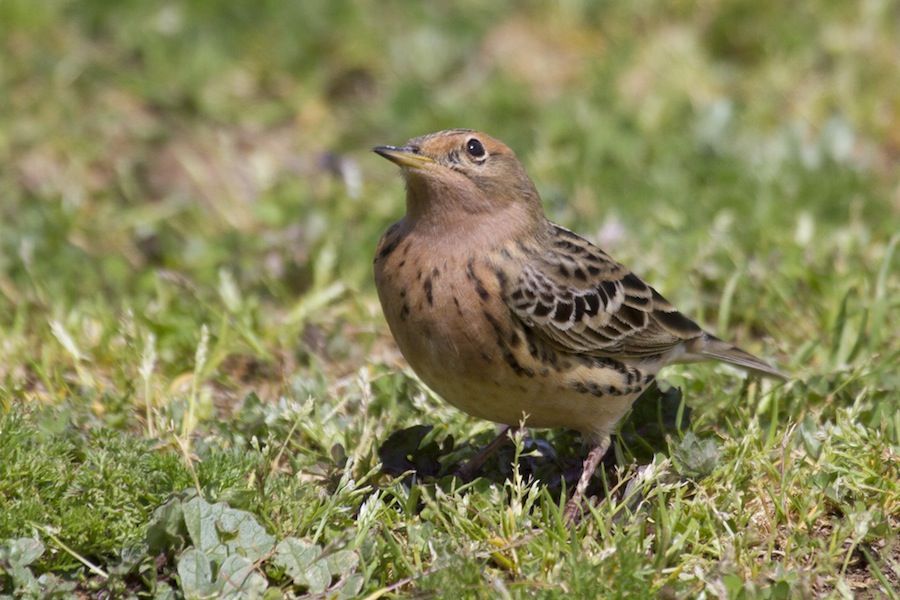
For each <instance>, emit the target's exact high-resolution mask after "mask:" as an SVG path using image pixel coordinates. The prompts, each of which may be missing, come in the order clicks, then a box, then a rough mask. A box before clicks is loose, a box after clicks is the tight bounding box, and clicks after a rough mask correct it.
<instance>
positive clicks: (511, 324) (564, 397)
mask: <svg viewBox="0 0 900 600" xmlns="http://www.w3.org/2000/svg"><path fill="white" fill-rule="evenodd" d="M374 151H375V152H377V153H378V154H380V155H381V156H383V157H385V158H387V159H388V160H390V161H392V162H394V163H396V164H397V165H399V166H400V167H401V168H402V171H403V175H404V178H405V179H406V215H405V216H404V217H403V218H402V219H401V220H400V221H398V222H397V223H395V224H394V225H392V226H391V227H390V228H389V229H388V230H387V232H386V233H385V234H384V236H383V237H382V239H381V242H380V243H379V245H378V249H377V251H376V255H375V283H376V285H377V288H378V297H379V299H380V300H381V306H382V309H383V310H384V315H385V318H386V319H387V322H388V325H389V326H390V329H391V333H393V335H394V339H396V341H397V345H398V346H399V347H400V351H401V352H402V353H403V356H404V357H405V358H406V360H407V361H408V362H409V364H410V365H411V366H412V368H413V370H415V372H416V373H417V374H418V375H419V377H421V379H422V381H424V382H425V383H426V384H427V385H428V386H429V387H431V389H433V390H434V391H435V392H437V393H438V394H439V395H440V396H441V397H443V398H444V399H445V400H446V401H448V402H450V403H451V404H453V405H454V406H456V407H457V408H459V409H461V410H463V411H465V412H467V413H469V414H470V415H472V416H475V417H479V418H482V419H488V420H490V421H494V422H496V423H501V424H506V425H509V426H516V425H518V424H519V423H521V422H523V421H524V423H525V425H526V426H528V427H567V428H570V429H575V430H577V431H580V432H581V433H582V434H583V436H584V437H585V438H586V440H587V441H588V442H589V443H590V444H592V450H591V451H590V453H589V454H588V457H587V459H586V460H585V462H584V469H583V471H582V474H581V477H580V479H579V482H578V484H577V486H576V488H575V492H574V493H573V495H572V498H571V499H570V501H569V503H568V505H567V507H566V518H567V520H571V519H573V518H574V517H575V515H576V513H577V511H578V509H579V507H580V505H581V499H582V497H583V495H584V492H585V489H586V487H587V485H588V482H589V481H590V477H591V475H592V474H593V472H594V471H595V469H596V468H597V465H598V464H599V462H600V460H601V459H602V458H603V455H604V454H605V453H606V451H607V449H608V447H609V443H610V433H611V432H612V431H613V429H614V427H615V426H616V423H618V421H619V420H620V419H621V418H622V416H623V415H625V413H626V412H627V411H628V410H629V408H630V407H631V404H632V402H634V400H635V399H636V398H637V397H638V396H639V395H640V393H641V391H643V390H644V389H645V387H646V386H647V385H648V384H649V383H650V382H651V381H652V380H653V378H654V377H655V376H656V373H657V372H658V371H659V370H660V369H661V368H662V367H664V366H666V365H669V364H672V363H678V362H690V361H698V360H707V359H715V360H721V361H725V362H728V363H731V364H733V365H737V366H739V367H742V368H744V369H747V370H750V371H753V372H756V373H760V374H762V375H768V376H774V377H779V378H783V377H784V376H783V375H782V374H781V373H780V372H779V371H777V370H776V369H774V368H773V367H771V366H770V365H768V364H767V363H765V362H764V361H762V360H760V359H759V358H757V357H755V356H753V355H752V354H749V353H747V352H744V351H743V350H741V349H739V348H737V347H735V346H733V345H731V344H729V343H727V342H724V341H722V340H720V339H719V338H717V337H715V336H714V335H712V334H711V333H709V332H706V331H704V330H703V329H701V328H700V327H699V326H698V325H697V324H696V323H694V321H692V320H690V319H689V318H687V317H686V316H684V315H683V314H681V313H680V312H678V311H677V310H676V309H675V308H674V307H673V306H672V305H671V304H669V302H667V301H666V299H665V298H663V297H662V296H661V295H660V294H659V292H657V291H656V290H655V289H653V288H652V287H650V286H649V285H647V284H646V283H644V282H643V281H642V280H641V279H640V278H639V277H637V276H636V275H634V274H633V273H632V272H631V271H629V270H628V269H627V268H626V267H624V266H623V265H621V264H619V263H617V262H616V261H615V260H613V259H612V258H611V257H610V256H609V255H608V254H606V253H605V252H604V251H603V250H601V249H600V248H598V247H596V246H594V245H593V244H592V243H591V242H589V241H587V240H585V239H584V238H582V237H580V236H578V235H576V234H575V233H573V232H571V231H569V230H568V229H565V228H564V227H560V226H559V225H555V224H554V223H551V222H550V221H548V220H547V218H546V217H545V216H544V211H543V209H542V208H541V199H540V197H539V196H538V192H537V190H536V189H535V187H534V184H533V183H532V181H531V179H530V178H529V177H528V175H527V174H526V173H525V170H524V169H523V168H522V165H521V164H520V163H519V161H518V159H517V158H516V156H515V154H514V153H513V152H512V150H510V149H509V148H508V147H507V146H506V145H504V144H503V143H502V142H500V141H498V140H495V139H494V138H492V137H490V136H488V135H485V134H484V133H480V132H476V131H472V130H469V129H451V130H447V131H440V132H437V133H432V134H430V135H425V136H422V137H417V138H414V139H411V140H409V142H407V143H406V145H404V146H378V147H377V148H375V149H374ZM504 433H505V432H504ZM503 435H504V434H501V436H503ZM500 439H501V438H500V437H498V440H500ZM498 440H495V441H494V442H493V443H492V444H491V445H490V446H489V447H488V449H487V451H488V452H489V451H492V450H493V449H494V448H496V447H497V446H499V442H498ZM486 457H487V452H482V453H481V454H480V455H479V456H477V457H476V458H475V459H473V461H472V462H473V463H474V464H473V465H472V468H477V466H480V464H481V463H482V462H483V461H484V459H485V458H486Z"/></svg>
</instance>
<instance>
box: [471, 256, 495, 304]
mask: <svg viewBox="0 0 900 600" xmlns="http://www.w3.org/2000/svg"><path fill="white" fill-rule="evenodd" d="M466 277H468V278H469V281H471V282H472V283H473V284H474V285H475V291H476V292H477V293H478V296H479V297H480V298H481V300H482V301H483V302H487V299H488V298H489V297H490V295H489V294H488V291H487V289H486V288H485V287H484V284H483V283H482V282H481V279H479V278H478V275H476V274H475V259H474V258H469V262H468V264H467V265H466Z"/></svg>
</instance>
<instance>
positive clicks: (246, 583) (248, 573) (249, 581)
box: [216, 554, 269, 599]
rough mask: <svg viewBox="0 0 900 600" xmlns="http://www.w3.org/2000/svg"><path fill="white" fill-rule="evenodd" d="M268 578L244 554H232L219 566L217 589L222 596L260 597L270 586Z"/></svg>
mask: <svg viewBox="0 0 900 600" xmlns="http://www.w3.org/2000/svg"><path fill="white" fill-rule="evenodd" d="M268 585H269V584H268V582H267V581H266V578H265V577H263V576H262V575H260V574H259V573H258V572H257V571H256V570H254V568H253V563H252V562H251V561H249V560H247V559H246V558H244V557H243V556H240V555H237V554H232V555H231V556H229V557H228V558H226V559H225V561H224V562H223V563H222V566H221V567H219V574H218V576H217V577H216V589H217V591H218V593H219V594H220V597H221V598H251V599H252V598H260V597H262V595H263V594H264V593H265V591H266V588H267V587H268Z"/></svg>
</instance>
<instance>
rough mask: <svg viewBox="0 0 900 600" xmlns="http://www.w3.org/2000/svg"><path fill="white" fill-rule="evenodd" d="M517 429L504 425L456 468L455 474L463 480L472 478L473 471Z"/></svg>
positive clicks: (482, 464) (478, 468) (476, 470)
mask: <svg viewBox="0 0 900 600" xmlns="http://www.w3.org/2000/svg"><path fill="white" fill-rule="evenodd" d="M518 430H519V428H518V427H513V426H511V425H507V426H506V427H504V428H503V430H502V431H500V433H499V434H498V435H497V437H495V438H494V439H493V441H491V443H490V444H488V445H487V446H485V447H484V448H482V449H481V450H479V451H478V454H476V455H475V456H473V457H472V458H470V459H469V462H467V463H466V464H464V465H463V466H461V467H459V468H458V469H457V470H456V475H457V476H458V477H459V478H460V479H462V480H463V481H471V480H472V478H474V477H475V473H477V472H478V471H479V470H480V469H481V467H483V466H484V463H485V462H487V459H489V458H490V457H491V456H492V455H493V454H494V453H495V452H496V451H497V450H499V449H500V447H501V446H503V444H505V443H507V442H508V441H509V434H511V433H515V432H516V431H518Z"/></svg>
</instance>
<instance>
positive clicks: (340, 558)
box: [325, 550, 359, 578]
mask: <svg viewBox="0 0 900 600" xmlns="http://www.w3.org/2000/svg"><path fill="white" fill-rule="evenodd" d="M325 562H327V563H328V570H329V571H330V572H331V574H332V575H333V576H334V577H339V578H342V577H346V576H347V575H349V574H350V573H352V572H353V571H355V570H356V567H357V565H359V557H358V556H357V555H356V552H353V551H352V550H338V551H337V552H334V553H332V554H329V555H328V556H326V557H325Z"/></svg>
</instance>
